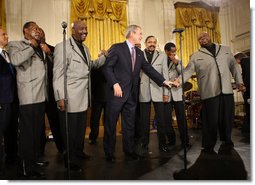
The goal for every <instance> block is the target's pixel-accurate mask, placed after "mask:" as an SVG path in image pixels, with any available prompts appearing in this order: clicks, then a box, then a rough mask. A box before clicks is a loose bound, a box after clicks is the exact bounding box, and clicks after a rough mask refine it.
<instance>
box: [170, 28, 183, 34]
mask: <svg viewBox="0 0 255 185" xmlns="http://www.w3.org/2000/svg"><path fill="white" fill-rule="evenodd" d="M184 30H185V29H184V28H175V29H174V30H173V31H172V33H181V32H183V31H184Z"/></svg>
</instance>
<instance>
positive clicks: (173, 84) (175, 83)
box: [163, 78, 180, 88]
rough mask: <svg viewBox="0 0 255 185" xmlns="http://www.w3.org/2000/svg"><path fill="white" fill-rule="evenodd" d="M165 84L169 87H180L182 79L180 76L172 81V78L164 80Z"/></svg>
mask: <svg viewBox="0 0 255 185" xmlns="http://www.w3.org/2000/svg"><path fill="white" fill-rule="evenodd" d="M163 84H164V85H165V86H166V87H168V88H172V87H179V86H180V80H179V79H178V78H176V79H175V80H174V81H170V80H165V81H164V82H163Z"/></svg>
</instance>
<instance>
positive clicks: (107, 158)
mask: <svg viewBox="0 0 255 185" xmlns="http://www.w3.org/2000/svg"><path fill="white" fill-rule="evenodd" d="M105 159H106V161H107V162H110V163H115V161H116V158H115V156H114V155H107V156H106V157H105Z"/></svg>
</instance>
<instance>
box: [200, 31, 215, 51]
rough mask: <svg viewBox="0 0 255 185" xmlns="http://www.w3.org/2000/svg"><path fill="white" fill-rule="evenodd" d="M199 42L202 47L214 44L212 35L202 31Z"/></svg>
mask: <svg viewBox="0 0 255 185" xmlns="http://www.w3.org/2000/svg"><path fill="white" fill-rule="evenodd" d="M198 42H199V44H200V46H201V47H206V46H209V45H211V44H212V41H211V37H210V35H209V34H208V33H207V32H202V33H200V34H199V36H198Z"/></svg>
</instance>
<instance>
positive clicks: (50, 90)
mask: <svg viewBox="0 0 255 185" xmlns="http://www.w3.org/2000/svg"><path fill="white" fill-rule="evenodd" d="M47 46H48V47H49V49H50V51H51V52H52V55H53V53H54V47H53V46H51V45H49V44H47ZM45 60H46V62H47V74H48V98H49V101H50V102H52V103H54V104H55V98H54V91H53V57H50V56H48V55H47V56H46V58H45Z"/></svg>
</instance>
